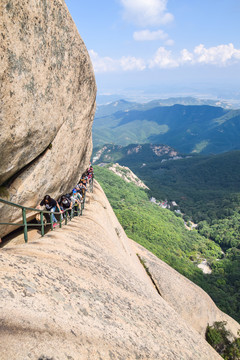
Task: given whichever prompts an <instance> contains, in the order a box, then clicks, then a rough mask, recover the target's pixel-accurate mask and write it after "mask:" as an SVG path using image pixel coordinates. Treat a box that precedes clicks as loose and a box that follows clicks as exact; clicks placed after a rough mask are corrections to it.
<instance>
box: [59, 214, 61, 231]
mask: <svg viewBox="0 0 240 360" xmlns="http://www.w3.org/2000/svg"><path fill="white" fill-rule="evenodd" d="M59 227H60V229H61V228H62V213H60V221H59Z"/></svg>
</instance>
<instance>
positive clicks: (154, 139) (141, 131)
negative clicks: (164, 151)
mask: <svg viewBox="0 0 240 360" xmlns="http://www.w3.org/2000/svg"><path fill="white" fill-rule="evenodd" d="M239 134H240V110H229V109H228V110H227V109H223V108H221V107H216V106H209V105H191V106H190V105H189V106H187V105H179V104H175V105H173V106H160V105H159V102H156V101H153V102H149V103H147V104H136V103H127V102H123V101H122V102H116V103H114V104H109V105H106V106H105V107H98V111H97V113H96V116H95V120H94V124H93V143H94V147H98V146H102V145H104V144H110V143H113V139H114V144H115V145H123V146H126V145H129V144H133V143H134V144H136V143H138V144H143V143H149V142H151V143H154V144H157V143H162V144H166V145H169V146H172V147H174V148H175V149H176V150H177V151H180V152H182V153H191V152H192V153H204V154H210V153H221V152H224V151H231V150H236V149H239V147H240V143H239Z"/></svg>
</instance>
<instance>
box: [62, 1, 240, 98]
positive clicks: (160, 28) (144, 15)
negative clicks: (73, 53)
mask: <svg viewBox="0 0 240 360" xmlns="http://www.w3.org/2000/svg"><path fill="white" fill-rule="evenodd" d="M66 4H67V6H68V9H69V11H70V13H71V15H72V17H73V20H74V21H75V23H76V25H77V28H78V31H79V33H80V35H81V37H82V39H83V40H84V42H85V44H86V46H87V49H88V51H89V53H90V56H91V59H92V63H93V66H94V70H95V75H96V80H97V86H98V93H99V94H103V93H108V94H125V95H131V96H134V95H133V94H135V96H136V97H138V96H139V98H140V97H143V98H144V96H145V95H146V96H149V97H151V96H153V97H154V96H155V97H156V96H158V95H159V96H162V97H167V96H171V95H191V94H192V95H199V96H201V95H202V96H206V97H219V98H228V99H231V98H240V90H239V89H240V87H239V84H240V36H239V35H240V21H239V19H240V1H239V0H201V1H200V0H104V1H99V0H88V1H82V0H66Z"/></svg>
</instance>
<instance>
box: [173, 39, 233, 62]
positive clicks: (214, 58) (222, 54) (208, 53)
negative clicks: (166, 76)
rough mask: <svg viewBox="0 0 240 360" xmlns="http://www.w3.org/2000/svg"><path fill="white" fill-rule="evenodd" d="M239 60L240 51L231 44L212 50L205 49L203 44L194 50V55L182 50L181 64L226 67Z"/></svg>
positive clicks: (211, 48) (212, 48) (215, 47)
mask: <svg viewBox="0 0 240 360" xmlns="http://www.w3.org/2000/svg"><path fill="white" fill-rule="evenodd" d="M239 60H240V49H235V48H234V45H233V44H231V43H230V44H228V45H218V46H214V47H210V48H205V46H204V45H203V44H200V45H198V46H196V47H195V48H194V50H193V52H192V53H191V52H189V51H188V50H187V49H184V50H182V52H181V59H180V62H181V63H190V64H209V65H217V66H226V65H231V64H233V63H235V62H236V61H239Z"/></svg>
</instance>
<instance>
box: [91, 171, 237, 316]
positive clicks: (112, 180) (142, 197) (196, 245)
mask: <svg viewBox="0 0 240 360" xmlns="http://www.w3.org/2000/svg"><path fill="white" fill-rule="evenodd" d="M95 175H96V179H97V180H98V181H99V182H100V184H101V185H102V187H103V190H104V191H105V193H106V195H107V197H108V199H109V201H110V203H111V205H112V207H113V210H114V211H115V213H116V215H117V217H118V219H119V221H120V223H121V224H122V226H123V228H124V230H125V231H126V233H127V235H128V236H129V237H130V238H132V239H133V240H135V241H137V242H138V243H140V244H141V245H143V246H144V247H145V248H147V249H148V250H150V251H151V252H152V253H154V254H155V255H156V256H158V257H159V258H160V259H162V260H164V261H165V262H166V263H168V264H169V265H170V266H172V267H173V268H175V269H176V270H177V271H179V272H180V273H182V274H183V275H184V276H186V277H188V278H189V279H190V280H192V281H193V282H195V283H196V284H197V285H199V286H201V287H202V288H203V289H204V290H205V291H206V292H207V293H208V294H209V295H210V296H211V297H212V299H213V301H214V302H215V303H216V304H217V305H218V307H219V308H220V309H222V310H223V311H224V312H226V313H228V314H229V315H230V316H232V317H233V318H235V319H236V320H237V321H240V305H239V304H240V249H239V238H238V240H237V236H235V235H234V233H235V227H237V226H238V234H239V229H240V223H239V220H240V217H238V216H239V214H238V212H237V211H236V210H234V212H233V214H231V216H232V218H231V217H230V218H228V219H227V220H226V219H222V220H221V221H219V222H217V223H212V224H209V223H208V222H207V221H205V222H204V221H203V222H202V223H201V225H200V228H199V232H198V231H197V230H192V231H189V230H187V229H186V228H185V226H184V221H183V219H182V218H181V217H178V216H177V214H176V213H175V212H173V211H170V210H167V209H161V208H160V207H159V206H157V205H155V204H152V203H151V202H150V201H149V197H150V193H149V192H147V191H146V190H142V189H140V188H138V187H137V186H136V185H134V184H128V183H126V182H125V181H124V180H122V179H121V178H120V177H118V176H117V175H115V174H113V173H111V172H110V171H109V170H108V169H106V168H100V167H97V166H95ZM152 191H153V190H152ZM235 217H237V218H235ZM233 219H235V220H233ZM226 221H227V222H228V221H229V222H230V223H231V224H232V225H231V226H232V227H233V230H232V232H231V231H230V233H232V237H233V238H231V239H230V240H229V236H230V234H229V235H228V234H227V232H229V231H228V230H227V229H228V227H229V224H230V223H227V225H226ZM238 224H239V225H238ZM218 226H219V229H220V228H221V229H222V230H221V231H216V227H218ZM225 226H227V227H226V229H225V231H224V227H225ZM214 231H215V232H214ZM219 233H222V237H221V238H217V235H216V234H218V235H219ZM219 244H220V245H221V247H222V248H223V249H224V252H223V251H222V249H221V247H220V246H219ZM203 259H207V261H208V263H209V264H210V265H211V268H212V274H208V275H206V274H203V272H202V271H201V270H200V269H199V268H198V267H197V264H198V263H200V262H201V261H202V260H203Z"/></svg>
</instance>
